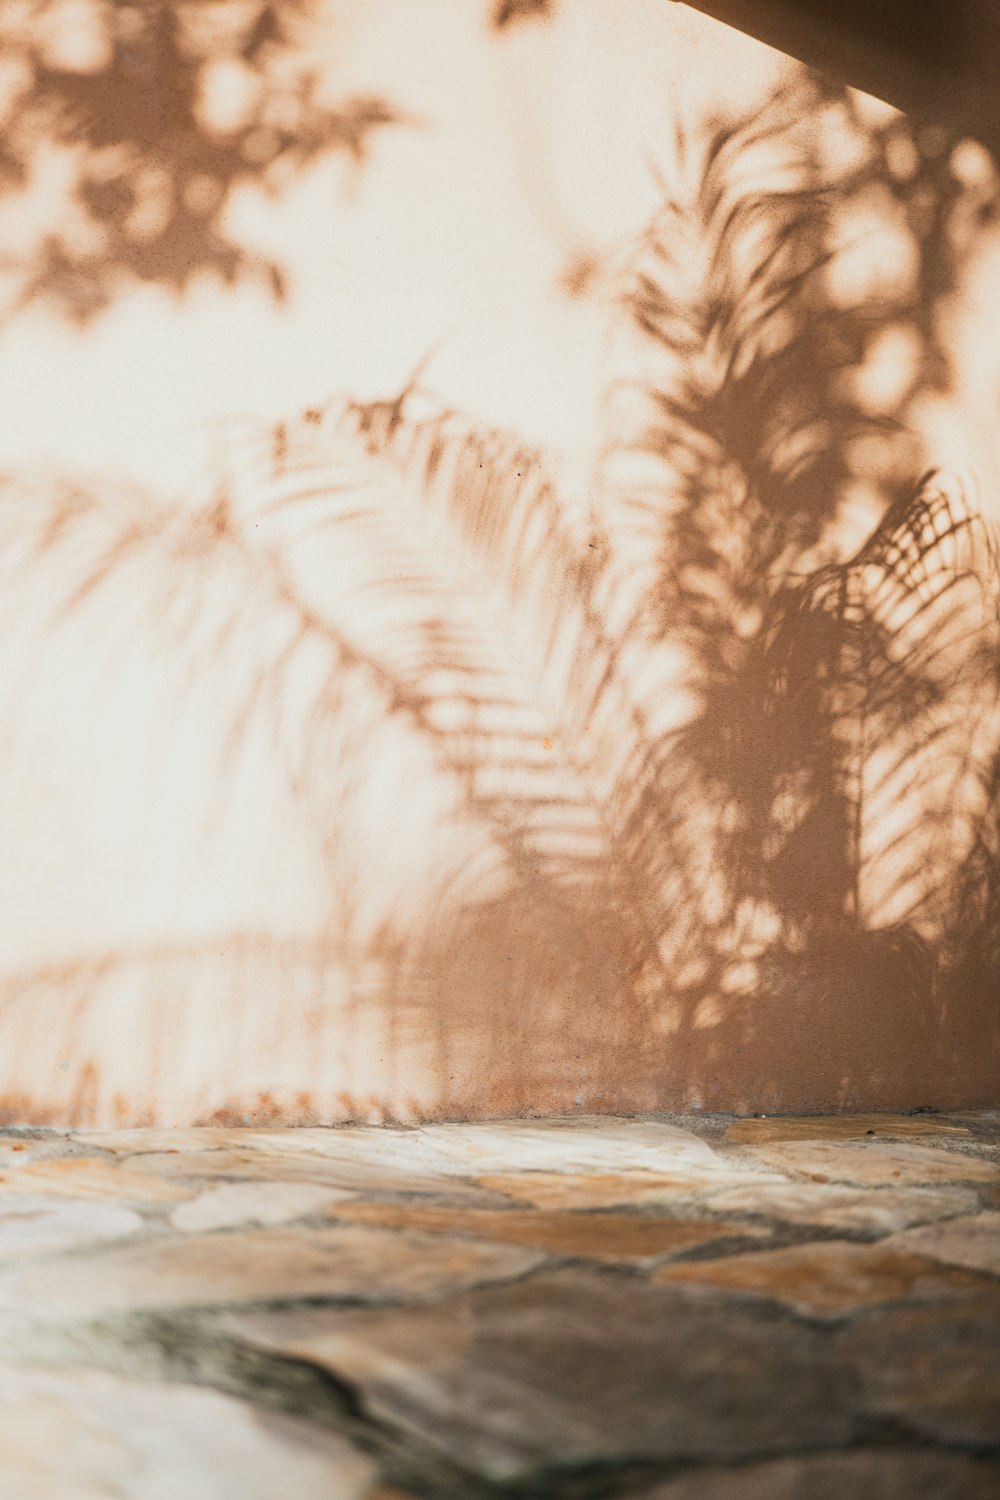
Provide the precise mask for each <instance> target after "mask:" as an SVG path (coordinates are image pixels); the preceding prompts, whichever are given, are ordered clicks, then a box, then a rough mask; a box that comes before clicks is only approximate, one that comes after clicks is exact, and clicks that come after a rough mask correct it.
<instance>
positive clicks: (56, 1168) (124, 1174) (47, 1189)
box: [0, 1156, 191, 1203]
mask: <svg viewBox="0 0 1000 1500" xmlns="http://www.w3.org/2000/svg"><path fill="white" fill-rule="evenodd" d="M7 1192H17V1193H46V1194H49V1193H51V1194H55V1195H59V1194H62V1195H65V1196H66V1197H70V1198H117V1199H121V1200H122V1201H124V1202H127V1203H180V1202H181V1201H182V1200H183V1199H185V1198H190V1197H191V1190H190V1189H189V1188H186V1187H184V1186H183V1184H182V1183H180V1182H168V1181H166V1180H165V1179H164V1178H163V1177H158V1176H156V1174H155V1173H153V1172H140V1171H132V1170H130V1169H129V1168H127V1167H119V1166H117V1165H116V1164H115V1163H114V1162H109V1161H107V1160H105V1159H104V1158H103V1157H99V1156H63V1157H57V1158H56V1159H55V1160H51V1161H36V1162H29V1164H28V1165H27V1166H25V1167H20V1168H18V1169H17V1170H16V1171H14V1172H2V1173H0V1193H4V1194H6V1193H7Z"/></svg>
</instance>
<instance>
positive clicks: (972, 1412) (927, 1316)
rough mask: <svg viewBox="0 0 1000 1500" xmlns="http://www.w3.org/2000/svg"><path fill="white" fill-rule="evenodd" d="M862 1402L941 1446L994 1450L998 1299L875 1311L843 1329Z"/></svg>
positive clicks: (842, 1343) (998, 1409)
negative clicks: (949, 1445) (963, 1446)
mask: <svg viewBox="0 0 1000 1500" xmlns="http://www.w3.org/2000/svg"><path fill="white" fill-rule="evenodd" d="M835 1344H836V1349H837V1352H838V1353H839V1354H840V1355H842V1356H843V1357H844V1358H846V1359H848V1360H849V1361H850V1363H851V1364H852V1365H853V1367H854V1370H855V1373H856V1377H857V1379H858V1382H859V1385H860V1388H861V1391H862V1394H863V1398H864V1402H865V1405H866V1407H867V1408H868V1410H869V1411H871V1412H872V1414H873V1415H875V1416H880V1417H893V1418H894V1419H896V1420H900V1421H902V1422H904V1423H905V1425H906V1426H907V1427H908V1428H910V1429H911V1430H916V1431H917V1432H920V1433H922V1434H923V1435H924V1436H926V1437H930V1438H933V1439H934V1440H935V1441H937V1442H942V1443H948V1444H965V1445H972V1446H978V1447H983V1448H985V1449H991V1450H995V1448H996V1443H997V1434H998V1433H1000V1359H998V1358H997V1352H998V1350H1000V1297H998V1296H997V1295H996V1294H995V1293H993V1294H987V1295H984V1296H982V1297H979V1298H977V1299H976V1300H975V1302H974V1303H968V1304H964V1305H963V1304H962V1303H960V1302H947V1303H943V1304H937V1305H933V1304H932V1305H924V1306H919V1307H894V1308H884V1309H882V1308H878V1309H874V1310H873V1311H872V1312H870V1313H869V1314H867V1316H865V1317H864V1318H860V1319H858V1321H857V1322H856V1323H853V1324H848V1326H847V1327H846V1328H844V1329H842V1330H841V1331H840V1333H839V1334H838V1335H837V1337H836V1340H835Z"/></svg>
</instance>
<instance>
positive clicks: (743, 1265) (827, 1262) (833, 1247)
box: [654, 1240, 983, 1317]
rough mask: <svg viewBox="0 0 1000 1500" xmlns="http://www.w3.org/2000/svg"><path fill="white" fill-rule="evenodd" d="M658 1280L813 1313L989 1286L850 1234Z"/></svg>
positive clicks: (663, 1274) (694, 1265)
mask: <svg viewBox="0 0 1000 1500" xmlns="http://www.w3.org/2000/svg"><path fill="white" fill-rule="evenodd" d="M654 1279H655V1280H657V1281H662V1282H671V1283H678V1284H689V1285H695V1286H701V1287H706V1288H707V1287H713V1288H718V1289H721V1290H725V1291H731V1292H745V1293H749V1294H751V1295H755V1296H761V1297H768V1298H772V1299H774V1300H775V1301H778V1302H785V1303H788V1304H789V1305H790V1306H792V1307H794V1308H796V1309H797V1310H798V1311H800V1312H804V1313H807V1314H814V1315H819V1316H834V1317H836V1316H838V1315H839V1314H842V1313H849V1312H853V1311H855V1310H856V1309H857V1308H861V1307H869V1306H873V1305H877V1304H879V1303H884V1302H897V1301H904V1300H909V1301H913V1300H915V1299H921V1298H926V1297H935V1298H937V1297H941V1296H946V1295H948V1294H954V1295H959V1294H961V1293H964V1292H969V1291H978V1290H980V1289H981V1288H982V1286H983V1281H982V1278H981V1277H978V1276H974V1275H972V1274H970V1273H969V1272H966V1271H956V1270H951V1269H946V1268H945V1267H943V1266H940V1265H936V1264H935V1263H934V1262H933V1261H931V1260H928V1259H926V1258H925V1257H923V1256H920V1255H911V1254H907V1253H906V1252H904V1251H900V1250H893V1249H886V1248H884V1247H883V1246H882V1245H857V1244H853V1243H851V1242H850V1241H848V1240H816V1241H813V1242H812V1243H810V1244H806V1245H790V1246H788V1247H786V1248H785V1249H782V1250H763V1251H753V1252H750V1253H748V1254H746V1255H728V1256H725V1257H724V1258H722V1259H720V1260H706V1261H692V1262H686V1263H684V1264H682V1265H675V1266H662V1267H660V1268H659V1270H657V1271H656V1272H655V1273H654Z"/></svg>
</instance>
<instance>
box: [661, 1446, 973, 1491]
mask: <svg viewBox="0 0 1000 1500" xmlns="http://www.w3.org/2000/svg"><path fill="white" fill-rule="evenodd" d="M849 1495H856V1496H858V1497H859V1500H996V1496H997V1495H1000V1464H991V1463H977V1462H976V1461H975V1460H974V1459H968V1458H958V1457H956V1456H954V1455H953V1454H948V1453H932V1452H923V1453H911V1452H908V1451H905V1450H890V1451H888V1452H886V1451H882V1452H872V1451H859V1452H854V1453H831V1454H824V1455H821V1456H819V1457H809V1458H779V1459H775V1461H774V1462H773V1463H763V1464H741V1465H740V1467H739V1468H738V1469H730V1470H729V1471H719V1470H716V1471H715V1472H711V1471H709V1472H706V1471H705V1470H703V1469H700V1470H698V1472H697V1473H694V1474H689V1475H686V1476H685V1477H684V1478H683V1479H674V1480H670V1481H669V1482H668V1483H667V1484H660V1485H657V1486H656V1487H655V1488H654V1489H651V1490H643V1491H642V1492H641V1494H638V1495H635V1496H634V1497H633V1500H845V1497H846V1496H849Z"/></svg>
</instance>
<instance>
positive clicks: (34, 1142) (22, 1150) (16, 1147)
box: [0, 1135, 74, 1173]
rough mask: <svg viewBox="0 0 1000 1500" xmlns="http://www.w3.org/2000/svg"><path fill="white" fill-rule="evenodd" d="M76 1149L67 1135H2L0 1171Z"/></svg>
mask: <svg viewBox="0 0 1000 1500" xmlns="http://www.w3.org/2000/svg"><path fill="white" fill-rule="evenodd" d="M73 1149H74V1146H73V1142H71V1141H70V1140H69V1139H68V1137H66V1136H51V1135H46V1136H41V1137H37V1136H26V1137H25V1138H24V1139H19V1138H17V1137H12V1136H3V1137H0V1172H4V1173H6V1172H11V1171H16V1170H17V1169H19V1168H21V1167H26V1166H27V1165H28V1163H29V1162H32V1161H43V1160H46V1159H48V1158H49V1157H55V1156H63V1155H65V1154H66V1152H68V1151H72V1150H73Z"/></svg>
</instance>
